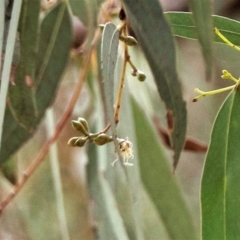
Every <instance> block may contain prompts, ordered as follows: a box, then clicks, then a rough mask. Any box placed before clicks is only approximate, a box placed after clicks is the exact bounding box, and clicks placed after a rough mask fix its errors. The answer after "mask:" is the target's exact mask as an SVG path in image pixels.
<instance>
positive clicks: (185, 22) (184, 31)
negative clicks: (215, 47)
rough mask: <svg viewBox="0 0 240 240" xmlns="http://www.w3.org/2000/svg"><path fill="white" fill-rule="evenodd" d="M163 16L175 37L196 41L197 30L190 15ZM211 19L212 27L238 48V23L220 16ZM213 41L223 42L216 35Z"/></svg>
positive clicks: (239, 39) (170, 13)
mask: <svg viewBox="0 0 240 240" xmlns="http://www.w3.org/2000/svg"><path fill="white" fill-rule="evenodd" d="M165 16H166V18H167V19H168V21H169V23H170V26H171V29H172V32H173V34H174V35H175V36H180V37H184V38H190V39H197V29H196V26H195V23H194V21H193V15H192V13H182V12H181V13H179V12H166V13H165ZM212 17H213V27H217V28H218V29H219V30H220V32H221V33H222V34H223V35H224V36H225V37H226V38H227V39H228V40H229V41H231V42H232V43H233V44H235V45H237V46H240V33H239V28H240V22H238V21H236V20H232V19H229V18H226V17H221V16H212ZM212 31H214V29H212ZM213 40H214V41H215V42H220V43H223V40H222V39H221V38H219V37H218V36H216V35H215V38H214V39H213Z"/></svg>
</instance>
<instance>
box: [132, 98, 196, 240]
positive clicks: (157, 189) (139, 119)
mask: <svg viewBox="0 0 240 240" xmlns="http://www.w3.org/2000/svg"><path fill="white" fill-rule="evenodd" d="M133 113H134V121H135V126H136V136H137V145H138V154H139V165H140V173H141V179H142V182H143V185H144V187H145V189H146V192H147V193H148V195H149V196H150V198H151V200H152V202H153V204H154V205H155V207H156V210H157V212H158V214H159V217H160V218H161V219H162V222H163V224H164V226H165V229H166V232H167V234H168V236H169V238H170V239H176V240H179V239H186V240H187V239H189V240H194V239H197V237H196V234H195V229H194V227H193V221H192V219H191V216H190V213H189V210H188V209H187V206H186V203H185V201H184V199H183V196H182V193H181V191H180V188H179V186H178V184H177V183H176V180H175V179H174V175H173V174H172V173H171V169H170V167H169V164H168V162H167V159H166V157H165V155H164V153H163V150H162V148H161V146H160V143H159V139H158V137H157V135H156V132H155V130H154V128H153V127H152V126H151V124H150V123H149V121H148V119H147V118H146V116H145V115H144V112H143V111H141V110H140V108H139V106H137V104H136V103H135V102H133Z"/></svg>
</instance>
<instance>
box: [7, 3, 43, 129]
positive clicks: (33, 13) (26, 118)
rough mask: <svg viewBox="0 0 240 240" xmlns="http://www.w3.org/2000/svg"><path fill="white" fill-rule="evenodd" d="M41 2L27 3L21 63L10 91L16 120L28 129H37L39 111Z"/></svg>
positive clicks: (21, 26) (23, 9)
mask: <svg viewBox="0 0 240 240" xmlns="http://www.w3.org/2000/svg"><path fill="white" fill-rule="evenodd" d="M39 12H40V1H39V0H35V1H31V0H28V1H25V2H24V3H23V7H22V14H21V19H20V22H19V27H20V42H21V47H20V56H21V58H20V63H19V66H18V68H17V71H16V75H15V78H14V82H15V84H16V85H15V86H11V87H10V89H9V97H10V103H11V104H10V107H11V110H12V111H13V114H14V116H15V118H16V120H17V121H18V122H19V123H20V124H21V125H22V126H23V127H26V128H27V129H31V128H32V127H35V126H34V125H35V118H36V117H37V109H36V106H35V102H36V99H35V96H34V90H35V89H34V87H33V86H34V74H35V69H36V67H37V66H36V62H35V61H34V59H35V57H36V52H37V42H38V39H37V37H38V36H37V34H38V28H39V22H38V21H39Z"/></svg>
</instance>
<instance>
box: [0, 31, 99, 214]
mask: <svg viewBox="0 0 240 240" xmlns="http://www.w3.org/2000/svg"><path fill="white" fill-rule="evenodd" d="M99 35H100V32H99V30H96V32H95V35H94V38H93V40H92V43H91V48H90V51H89V53H88V55H87V56H86V58H85V60H84V64H83V69H82V71H81V74H80V77H79V81H78V83H77V85H76V87H75V88H74V89H75V91H74V93H73V95H72V98H71V100H70V102H69V104H68V106H67V109H66V111H65V112H64V114H63V115H62V117H61V119H60V120H59V122H58V124H57V126H56V128H55V131H54V133H53V135H52V136H51V137H50V138H49V139H48V140H47V142H46V143H45V144H44V146H43V148H42V149H41V151H40V152H39V153H38V155H37V156H36V158H35V159H33V161H32V163H31V164H30V166H29V167H28V168H27V169H26V170H25V171H24V173H23V174H22V176H21V177H20V179H19V180H18V182H17V184H16V185H15V186H14V188H13V190H12V191H11V193H10V194H9V195H8V196H7V197H6V198H5V199H4V200H3V201H2V202H1V203H0V215H1V214H2V212H3V210H4V208H5V207H6V206H7V205H8V204H9V203H10V202H11V201H12V200H13V198H14V197H15V196H16V195H17V194H18V193H19V192H20V190H21V189H22V187H23V186H24V184H25V183H26V182H27V180H28V179H29V178H30V177H31V176H32V175H33V173H34V172H35V170H36V169H37V168H38V166H39V165H40V163H42V162H43V160H44V157H45V156H46V154H47V153H48V151H49V149H50V147H51V144H52V143H53V142H54V141H56V139H57V138H58V136H59V134H60V133H61V131H62V130H63V127H64V125H65V123H66V122H67V120H68V118H69V116H70V115H71V113H72V111H73V108H74V106H75V104H76V102H77V100H78V97H79V94H80V92H81V90H82V87H83V83H84V81H85V78H86V75H87V72H88V68H89V65H90V60H91V55H92V51H93V49H94V47H95V45H96V43H97V41H98V39H99Z"/></svg>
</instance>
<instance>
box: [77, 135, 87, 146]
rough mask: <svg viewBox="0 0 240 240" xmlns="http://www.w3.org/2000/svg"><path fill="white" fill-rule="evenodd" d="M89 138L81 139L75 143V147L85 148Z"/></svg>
mask: <svg viewBox="0 0 240 240" xmlns="http://www.w3.org/2000/svg"><path fill="white" fill-rule="evenodd" d="M87 140H88V138H87V137H79V138H78V140H77V141H76V142H75V145H74V146H75V147H83V146H84V145H85V143H86V142H87Z"/></svg>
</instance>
